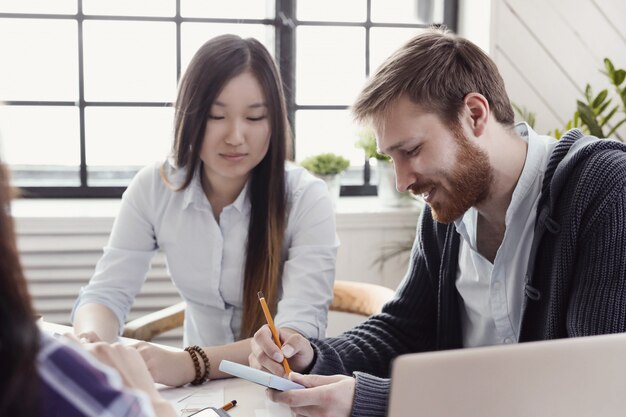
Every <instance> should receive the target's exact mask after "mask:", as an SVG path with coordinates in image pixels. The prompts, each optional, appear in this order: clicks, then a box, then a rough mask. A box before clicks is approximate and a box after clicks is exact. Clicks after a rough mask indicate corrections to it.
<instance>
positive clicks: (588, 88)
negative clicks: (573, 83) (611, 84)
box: [585, 84, 593, 103]
mask: <svg viewBox="0 0 626 417" xmlns="http://www.w3.org/2000/svg"><path fill="white" fill-rule="evenodd" d="M592 94H593V93H592V92H591V86H590V85H589V84H587V85H586V86H585V98H586V99H587V103H591V95H592Z"/></svg>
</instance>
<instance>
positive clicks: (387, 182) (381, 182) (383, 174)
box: [356, 129, 413, 207]
mask: <svg viewBox="0 0 626 417" xmlns="http://www.w3.org/2000/svg"><path fill="white" fill-rule="evenodd" d="M356 146H357V148H361V149H363V152H365V157H366V158H367V159H368V160H369V159H372V158H373V159H375V160H376V171H377V172H378V198H380V201H381V202H382V203H383V204H384V205H386V206H396V207H397V206H404V205H408V204H411V203H412V201H413V198H412V197H411V196H410V195H409V193H400V192H398V190H397V189H396V174H395V171H394V169H393V165H392V163H391V158H389V157H388V156H387V155H382V154H380V153H378V151H377V149H376V136H375V135H374V132H373V131H372V130H371V129H367V130H363V131H362V132H360V133H359V140H358V141H357V143H356Z"/></svg>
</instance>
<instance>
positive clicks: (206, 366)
mask: <svg viewBox="0 0 626 417" xmlns="http://www.w3.org/2000/svg"><path fill="white" fill-rule="evenodd" d="M191 348H192V349H194V350H195V351H196V352H198V353H199V354H200V357H201V358H202V361H203V362H204V376H203V378H202V382H200V383H201V384H202V383H204V382H207V381H208V380H209V379H210V378H209V374H210V372H211V363H210V362H209V357H208V356H207V354H206V353H205V352H204V349H202V348H201V347H200V346H197V345H194V346H192V347H191Z"/></svg>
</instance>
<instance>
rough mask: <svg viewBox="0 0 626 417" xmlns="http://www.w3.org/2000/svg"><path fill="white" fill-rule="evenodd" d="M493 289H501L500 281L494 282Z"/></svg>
mask: <svg viewBox="0 0 626 417" xmlns="http://www.w3.org/2000/svg"><path fill="white" fill-rule="evenodd" d="M493 289H494V290H499V289H500V283H499V282H494V283H493Z"/></svg>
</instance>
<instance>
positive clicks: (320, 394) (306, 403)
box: [267, 372, 355, 417]
mask: <svg viewBox="0 0 626 417" xmlns="http://www.w3.org/2000/svg"><path fill="white" fill-rule="evenodd" d="M289 379H291V380H292V381H294V382H297V383H299V384H302V385H304V386H305V387H307V389H299V390H298V389H297V390H291V391H286V392H280V391H276V390H273V389H268V390H267V393H268V394H267V395H268V397H269V398H270V400H272V401H274V402H277V403H283V404H285V405H288V406H289V407H290V408H291V410H292V411H293V412H294V413H295V414H296V415H297V416H308V417H349V416H350V414H351V412H352V403H353V402H354V387H355V379H354V378H352V377H350V376H345V375H332V376H323V375H300V374H298V373H295V372H292V373H291V374H290V375H289Z"/></svg>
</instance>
